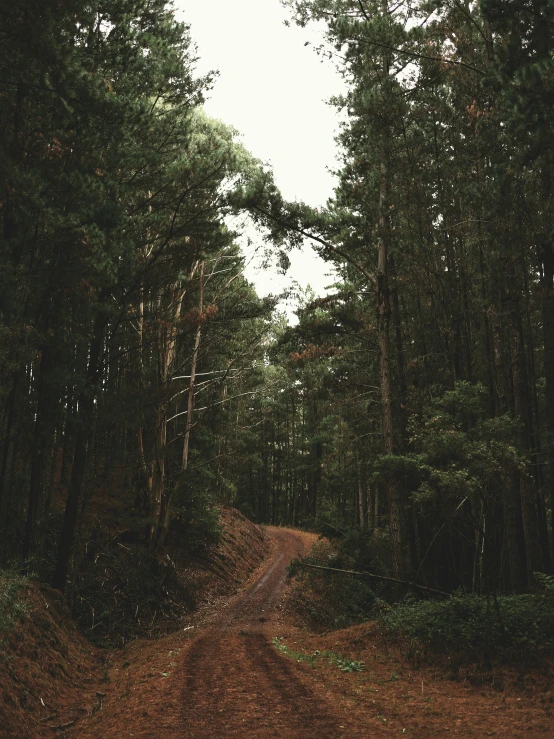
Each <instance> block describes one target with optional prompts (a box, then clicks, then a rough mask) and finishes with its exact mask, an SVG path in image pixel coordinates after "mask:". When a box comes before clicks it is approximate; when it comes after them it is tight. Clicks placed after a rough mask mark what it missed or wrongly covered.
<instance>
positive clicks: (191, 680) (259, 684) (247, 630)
mask: <svg viewBox="0 0 554 739" xmlns="http://www.w3.org/2000/svg"><path fill="white" fill-rule="evenodd" d="M271 536H272V538H273V540H274V544H275V546H276V547H277V548H278V551H279V554H278V555H277V556H276V558H275V559H274V561H273V562H272V563H271V564H270V565H269V567H268V568H267V569H266V571H265V572H264V573H263V575H262V576H261V577H260V578H259V579H258V580H257V581H256V582H255V583H254V584H253V585H252V586H251V587H250V589H249V590H248V591H247V592H246V593H244V594H243V595H242V596H241V597H240V598H239V599H238V600H237V601H236V602H235V603H233V605H232V606H231V607H230V609H229V611H228V612H227V613H226V614H225V616H224V617H223V618H221V620H218V622H217V623H215V624H213V625H212V626H211V628H210V630H209V632H208V633H206V634H204V635H202V636H199V637H198V638H197V639H196V640H195V641H194V642H193V643H192V644H191V646H190V647H189V648H188V649H187V650H186V653H185V654H184V655H183V661H182V664H181V667H180V669H181V670H182V674H183V677H184V681H183V689H182V694H181V700H182V711H181V720H182V725H183V729H184V730H185V733H184V734H183V736H187V737H191V739H200V737H214V738H215V737H218V738H219V737H235V736H241V737H248V738H250V737H252V738H253V739H254V738H256V737H260V738H261V737H264V738H265V737H287V739H300V737H302V739H308V738H309V737H316V736H317V737H318V739H331V738H333V739H336V738H337V737H340V736H341V735H342V734H343V733H344V726H341V725H340V719H339V717H337V716H335V715H334V714H333V713H332V712H331V711H330V710H329V709H328V708H327V707H326V705H325V702H324V700H323V699H322V698H321V697H319V696H318V695H316V693H315V692H314V689H313V686H311V685H309V683H308V681H307V680H306V679H305V677H304V675H303V674H302V673H301V672H300V671H299V670H298V669H297V668H296V666H295V665H294V663H291V662H290V660H288V659H287V658H286V657H282V656H280V655H279V654H278V653H277V652H276V651H275V649H274V648H273V646H272V645H271V643H270V642H269V639H268V637H267V635H266V634H265V624H264V622H265V621H266V620H269V619H270V618H271V616H272V609H273V608H274V605H275V602H276V600H277V598H278V596H279V593H280V591H281V588H282V584H283V582H284V579H285V575H286V568H287V566H288V564H289V562H290V560H291V558H292V557H293V556H294V555H295V554H297V553H298V550H299V548H300V547H301V546H302V545H301V542H300V541H299V539H298V538H297V537H296V536H294V535H293V534H291V533H289V532H285V531H273V532H271ZM185 676H186V677H185ZM303 678H304V679H303Z"/></svg>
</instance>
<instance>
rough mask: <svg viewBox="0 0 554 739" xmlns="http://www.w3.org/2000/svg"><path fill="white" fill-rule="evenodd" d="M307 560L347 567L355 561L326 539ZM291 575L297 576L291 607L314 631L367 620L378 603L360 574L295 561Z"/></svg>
mask: <svg viewBox="0 0 554 739" xmlns="http://www.w3.org/2000/svg"><path fill="white" fill-rule="evenodd" d="M303 562H305V563H309V564H319V565H321V566H325V567H335V568H344V569H348V568H350V567H351V566H352V560H351V559H349V558H348V557H346V556H341V555H339V554H337V552H336V550H335V549H334V548H333V546H332V545H331V544H330V543H329V542H328V541H326V540H321V541H318V542H316V543H315V544H314V545H313V547H312V549H311V551H310V556H309V557H307V558H306V559H305V560H303ZM289 576H290V577H292V576H294V586H293V591H292V594H291V600H290V604H291V608H292V610H293V611H294V612H295V613H296V615H297V616H299V617H300V619H301V620H302V621H303V622H304V623H306V624H307V625H308V626H309V627H310V628H311V629H313V630H314V631H325V630H329V629H341V628H346V627H348V626H350V625H351V624H355V623H361V622H362V621H367V620H368V618H369V617H370V613H371V609H372V608H373V606H374V605H375V602H376V597H375V592H374V590H373V588H372V587H371V585H370V584H369V583H368V582H367V581H365V580H361V579H360V578H358V577H356V576H350V575H342V574H338V573H333V572H325V571H323V570H316V569H309V568H303V567H300V566H299V563H298V562H295V561H293V562H292V563H291V566H290V568H289Z"/></svg>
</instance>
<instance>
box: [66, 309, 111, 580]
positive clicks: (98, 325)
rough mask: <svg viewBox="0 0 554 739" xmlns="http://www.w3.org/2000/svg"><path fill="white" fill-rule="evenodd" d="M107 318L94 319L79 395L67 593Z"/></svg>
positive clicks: (70, 497)
mask: <svg viewBox="0 0 554 739" xmlns="http://www.w3.org/2000/svg"><path fill="white" fill-rule="evenodd" d="M106 323H107V318H106V316H105V314H104V313H101V312H99V313H97V315H96V318H95V320H94V328H93V335H92V339H91V342H90V349H89V361H88V367H87V377H86V383H85V386H84V388H83V391H82V392H81V394H80V396H79V402H78V404H77V407H78V413H79V416H80V417H79V419H77V432H76V435H75V447H74V455H73V468H72V470H71V480H70V483H69V489H68V491H67V502H66V505H65V512H64V519H63V524H62V530H61V533H60V539H59V543H58V555H57V559H56V568H55V571H54V579H53V581H52V585H53V587H54V588H56V589H58V590H61V591H62V592H64V591H65V587H66V584H67V575H68V571H69V563H70V560H71V556H72V554H73V547H74V536H75V529H76V526H77V518H78V512H79V502H80V500H81V491H82V488H83V482H84V479H85V472H86V466H87V458H88V444H89V441H90V439H91V436H92V428H91V423H92V418H93V416H94V403H95V399H96V390H97V387H98V384H99V379H100V368H101V353H102V343H103V339H104V330H105V327H106Z"/></svg>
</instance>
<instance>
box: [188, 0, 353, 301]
mask: <svg viewBox="0 0 554 739" xmlns="http://www.w3.org/2000/svg"><path fill="white" fill-rule="evenodd" d="M175 7H176V9H177V11H178V17H179V19H180V20H184V21H185V22H186V23H188V24H190V26H191V35H192V38H193V40H194V42H195V43H196V45H197V46H198V53H199V57H200V60H199V62H198V66H197V72H198V73H199V74H204V73H206V72H208V71H210V70H218V71H219V78H218V79H217V80H216V83H215V86H214V89H213V90H212V91H211V93H210V94H209V99H208V101H207V102H206V105H205V108H206V112H207V113H208V115H211V116H213V117H215V118H220V119H221V120H223V121H225V123H228V124H230V125H232V126H233V127H235V128H236V129H238V130H239V131H240V132H241V134H242V136H243V138H242V140H243V143H244V145H245V146H246V148H247V149H248V150H249V151H250V152H251V153H252V154H253V155H254V156H256V157H258V158H259V159H261V160H262V161H264V162H266V163H268V164H271V166H272V167H273V170H274V173H275V180H276V183H277V185H278V186H279V188H280V189H281V192H282V193H283V195H284V197H285V198H287V199H289V200H294V199H297V200H303V201H305V202H307V203H309V204H310V205H314V206H316V205H324V204H325V202H326V200H327V198H328V197H330V195H331V194H332V190H333V182H334V178H333V177H332V175H331V174H330V173H329V172H328V171H327V168H331V169H333V168H335V166H336V160H335V156H336V146H335V142H334V135H335V134H336V132H337V127H338V123H337V121H338V119H337V113H336V111H335V110H334V109H333V108H332V107H330V106H328V105H327V104H326V102H325V101H326V100H327V99H328V98H329V97H331V96H332V95H335V94H337V93H339V92H341V90H342V81H341V79H340V77H339V75H338V73H337V72H336V71H335V69H334V68H333V66H332V64H331V63H330V62H329V61H328V60H324V61H321V60H320V58H319V57H318V56H317V54H316V53H315V51H314V48H313V47H314V46H317V44H318V43H319V42H320V40H321V36H320V35H318V31H317V29H313V28H308V29H302V28H298V27H296V26H291V27H286V26H285V25H284V20H285V19H286V17H287V11H286V10H285V9H284V8H283V7H282V6H281V4H280V2H279V0H175ZM306 42H308V44H307V45H305V44H306ZM291 261H292V267H291V270H289V272H288V273H287V276H286V277H282V276H278V275H277V274H276V273H268V272H265V273H264V272H263V271H262V270H260V268H259V266H257V265H254V264H252V265H251V267H250V268H249V270H248V272H247V277H248V279H249V280H251V281H252V282H254V284H255V285H256V288H257V290H258V293H259V294H260V295H263V294H267V293H269V292H274V293H275V292H279V291H280V290H281V289H282V287H283V286H286V285H288V284H290V282H291V280H296V281H297V282H299V283H300V284H301V285H302V286H306V285H307V284H310V285H311V287H312V288H313V289H314V290H315V292H316V293H318V294H322V293H323V291H324V287H325V285H328V284H330V283H331V282H332V281H333V279H332V277H326V276H325V273H326V272H328V271H329V267H328V266H327V265H325V264H324V263H323V262H322V261H321V260H319V259H318V258H316V257H315V256H314V253H313V252H312V251H311V249H304V251H303V253H301V254H295V253H293V254H292V255H291Z"/></svg>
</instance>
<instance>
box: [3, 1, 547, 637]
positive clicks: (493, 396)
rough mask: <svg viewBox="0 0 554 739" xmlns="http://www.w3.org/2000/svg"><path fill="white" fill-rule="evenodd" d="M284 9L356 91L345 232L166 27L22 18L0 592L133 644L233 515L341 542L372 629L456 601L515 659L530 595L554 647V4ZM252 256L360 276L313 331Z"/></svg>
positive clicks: (189, 45)
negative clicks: (251, 134) (25, 591)
mask: <svg viewBox="0 0 554 739" xmlns="http://www.w3.org/2000/svg"><path fill="white" fill-rule="evenodd" d="M285 5H287V6H288V7H289V11H290V19H291V23H298V24H300V25H306V24H310V23H312V22H315V21H319V22H322V23H324V24H325V28H326V34H327V44H326V45H325V46H324V47H323V48H322V49H321V50H320V53H321V54H322V56H323V57H328V60H327V63H329V64H335V65H338V68H339V69H340V70H341V73H342V74H343V76H344V79H345V81H346V84H347V92H346V93H345V95H344V96H343V97H341V98H338V99H334V100H332V101H331V103H332V104H333V105H334V106H336V108H337V112H338V114H339V113H340V120H341V121H342V123H341V125H340V132H339V135H338V136H339V142H340V147H341V149H340V150H341V161H340V165H339V171H338V185H337V188H336V190H335V192H334V193H333V194H332V196H331V197H330V198H329V200H328V202H327V204H326V205H325V206H324V207H321V208H313V207H309V206H308V205H306V204H304V203H301V202H288V201H287V200H286V199H285V198H284V197H283V196H282V194H281V193H280V191H279V189H278V187H277V186H276V184H275V181H274V178H273V175H272V172H271V169H270V168H269V167H268V166H266V165H264V164H263V163H262V162H261V161H259V160H258V159H256V157H255V152H254V153H250V152H248V151H247V150H246V149H245V147H244V146H243V145H242V144H241V143H240V137H239V136H238V134H237V132H236V131H234V129H233V128H232V127H231V126H232V124H233V121H225V122H221V121H218V120H213V119H211V118H209V117H208V116H207V115H206V114H205V113H204V112H203V109H202V102H203V100H204V98H205V97H206V96H208V95H209V92H210V88H211V86H212V85H213V84H214V77H213V76H207V77H203V78H199V77H198V76H197V75H196V73H195V53H196V52H195V48H194V44H193V38H194V28H192V29H189V28H188V27H187V26H186V25H184V24H181V23H178V22H177V21H176V19H175V17H174V13H173V10H172V8H171V5H170V4H169V3H167V2H166V1H165V0H102V2H98V1H97V0H93V1H91V0H86V1H85V0H19V2H15V3H14V2H7V0H2V2H1V4H0V27H1V29H2V30H1V31H0V36H1V42H0V43H1V45H0V132H1V140H0V174H1V183H0V563H1V564H2V566H3V567H5V568H6V570H7V571H8V570H10V571H12V570H17V571H18V572H19V573H22V574H25V575H29V576H33V577H36V578H38V579H39V580H40V581H41V582H45V583H49V584H51V585H52V586H53V587H54V588H56V589H58V590H60V591H62V592H64V594H65V597H66V599H67V601H68V603H69V604H70V607H71V609H72V612H73V615H74V617H75V618H76V619H77V620H78V622H79V623H80V624H81V625H82V626H83V628H87V629H92V628H94V629H96V627H98V629H97V631H95V632H93V633H92V636H96V635H103V637H106V638H111V637H112V636H113V635H114V633H115V632H116V631H117V629H118V628H120V627H121V628H122V629H123V630H124V637H123V640H125V639H126V638H128V637H130V636H131V635H132V633H134V631H133V629H135V627H136V628H138V624H140V623H142V624H143V625H144V623H145V622H146V621H148V622H149V623H150V619H152V622H153V621H154V620H155V618H156V617H157V614H159V613H161V612H162V611H164V608H166V606H167V602H168V597H169V596H168V588H170V586H169V585H168V583H170V581H171V577H170V575H171V573H172V572H173V571H174V570H175V568H177V567H178V563H179V562H188V561H193V560H194V561H196V560H199V559H200V560H201V559H202V558H205V557H206V556H207V554H206V553H207V552H208V551H209V549H210V547H211V546H212V545H214V544H215V543H216V542H217V541H218V537H219V536H220V527H219V523H218V519H219V515H220V510H221V508H222V507H233V508H237V509H238V510H239V511H240V512H241V513H242V514H244V515H245V516H246V517H247V518H249V519H250V520H251V521H253V522H255V523H258V524H272V525H283V526H290V527H297V528H303V529H308V530H311V531H315V532H318V533H320V534H321V535H323V536H325V537H327V538H329V539H332V540H336V542H338V544H337V546H338V549H339V557H342V560H339V561H338V564H337V566H336V569H341V568H342V569H346V570H354V571H363V572H367V573H372V574H373V575H374V576H375V577H376V578H377V580H376V581H375V583H374V584H375V588H373V589H372V590H371V596H369V595H367V593H366V594H365V595H364V596H363V598H361V600H360V601H359V604H361V605H360V609H361V611H362V613H364V614H365V617H366V618H367V614H368V609H369V608H370V607H373V605H374V604H375V599H377V600H378V601H379V602H381V601H382V600H384V601H386V602H388V603H396V602H398V601H399V600H401V599H402V598H405V596H406V592H408V593H409V599H408V601H409V602H408V605H403V606H401V608H410V607H412V606H410V605H409V603H411V600H410V599H418V598H424V596H423V595H422V594H423V592H424V589H425V588H430V589H432V590H435V591H440V592H441V593H442V594H443V595H449V594H455V599H458V600H456V601H455V602H456V603H459V604H460V605H459V607H460V608H461V609H463V608H464V607H465V606H464V605H463V604H464V603H465V604H466V605H467V607H468V608H473V607H475V608H476V609H479V608H481V609H483V608H485V605H483V604H486V618H487V619H488V618H489V614H490V613H493V614H495V613H496V614H498V613H499V611H498V608H499V606H498V603H499V602H500V604H501V606H502V607H504V608H505V609H507V610H506V613H505V614H504V616H503V617H500V616H498V623H499V626H498V628H499V629H500V631H499V635H498V636H497V637H495V638H498V640H499V642H501V641H502V639H507V638H508V637H507V636H506V634H507V630H509V628H510V623H512V622H511V621H510V614H511V615H513V614H514V613H515V612H516V610H517V609H518V608H521V609H524V605H525V604H526V603H527V604H529V603H531V601H530V600H529V598H532V599H534V600H532V609H534V613H535V615H536V614H537V613H538V612H539V611H540V614H542V615H540V617H539V616H537V618H538V620H539V621H540V624H539V626H538V627H537V626H536V623H535V622H533V620H532V618H531V617H529V618H530V620H528V621H525V624H531V623H535V626H534V627H533V628H535V627H536V628H537V629H539V631H540V635H539V636H537V637H536V640H537V642H534V643H533V644H534V645H535V646H536V643H538V642H540V645H541V648H543V647H544V646H545V645H546V646H547V647H549V648H551V647H552V645H553V643H554V625H553V623H552V618H553V617H552V616H551V615H550V616H548V613H549V612H550V611H549V609H550V606H548V608H546V605H545V603H546V600H548V598H551V597H552V591H554V579H553V574H554V573H553V568H552V563H553V554H554V553H553V519H554V199H553V194H552V185H553V183H552V180H553V176H554V136H553V121H554V109H553V104H554V103H553V101H554V95H553V93H554V58H553V53H552V38H554V4H553V3H552V2H550V0H521V2H518V3H513V2H504V1H502V0H479V1H478V2H477V1H476V2H470V1H469V0H459V1H458V0H444V1H443V0H429V1H427V0H406V1H401V2H398V3H389V2H388V0H359V1H358V0H289V1H288V2H286V3H285ZM214 22H215V21H214ZM251 94H252V95H255V91H254V90H252V91H251ZM244 233H246V234H247V235H248V236H249V237H250V238H252V239H253V240H254V241H255V242H256V245H257V246H258V247H259V249H261V250H265V253H266V255H267V260H268V263H271V264H273V265H275V264H277V265H278V266H279V268H280V269H283V270H286V267H287V261H288V257H287V252H288V250H290V248H291V247H294V246H298V245H300V244H302V243H304V242H309V243H311V244H312V246H314V248H315V249H316V250H317V251H318V253H319V254H320V255H321V256H322V257H323V258H324V259H325V260H326V261H327V262H328V263H329V264H330V265H331V266H332V267H333V268H334V270H336V277H335V278H334V279H335V284H334V285H332V286H330V288H329V292H328V294H327V296H325V297H323V298H316V297H315V296H314V295H313V294H311V293H310V291H309V290H306V291H304V292H302V293H301V294H299V295H297V296H296V299H297V301H298V305H299V308H298V310H297V319H298V320H297V322H296V323H294V325H291V324H289V323H288V322H287V319H286V316H285V314H284V313H283V312H282V309H281V308H280V305H281V304H280V300H281V299H282V297H283V296H274V297H269V298H267V297H265V298H260V297H258V295H257V294H256V291H255V289H254V287H253V285H252V284H250V283H249V282H248V281H247V280H246V278H245V277H244V275H243V271H244V267H245V261H246V258H245V256H244V254H243V253H242V251H241V247H240V244H241V243H242V240H243V239H244ZM328 556H334V555H327V554H325V557H328ZM317 561H318V560H317V558H316V559H313V560H312V564H314V563H315V565H316V566H317ZM326 563H327V565H328V564H329V561H328V559H327V560H326ZM139 570H140V577H139V576H138V575H137V572H138V571H139ZM379 577H381V578H391V581H386V579H383V580H380V581H379V580H378V578H379ZM139 580H140V582H139ZM393 581H396V585H395V584H394V582H393ZM333 582H335V581H333ZM336 582H338V581H336ZM387 582H388V584H387ZM410 583H412V584H414V586H412V585H409V584H410ZM417 586H421V587H420V588H419V589H418V587H417ZM336 587H339V586H338V585H337V586H336ZM341 587H342V586H341ZM360 587H361V586H360ZM402 587H404V588H405V589H404V590H402ZM399 588H400V589H399ZM108 592H109V593H110V595H109V596H108V595H106V593H108ZM343 595H344V599H345V603H346V602H348V601H349V599H350V600H353V601H354V600H355V599H356V598H357V597H358V595H359V593H358V594H357V593H356V592H351V591H348V592H345V593H344V594H343ZM187 597H190V599H191V603H192V601H193V600H194V597H193V594H191V593H189V595H188V596H187ZM360 597H361V596H360ZM501 598H505V599H506V598H507V600H501ZM510 598H511V600H510ZM518 598H520V600H517V599H518ZM164 599H165V600H164ZM364 599H365V600H364ZM490 599H494V607H493V606H491V605H490V602H492V601H491V600H490ZM545 599H546V600H545ZM162 601H163V603H164V604H166V605H164V606H161V605H160V603H161V602H162ZM116 602H117V604H118V605H117V608H119V609H123V610H124V611H125V617H123V616H121V620H120V621H117V624H116V622H115V621H116V620H117V619H116V620H114V616H113V613H112V610H111V609H114V608H116V605H115V604H116ZM402 602H404V601H402ZM448 602H450V601H448ZM429 603H431V604H433V605H432V607H431V606H429ZM437 603H439V604H440V605H437ZM444 603H445V602H444V601H427V600H425V598H424V600H423V604H422V605H420V606H419V608H420V610H419V611H418V614H419V617H421V619H424V617H425V618H426V616H425V613H427V611H425V609H429V608H431V610H432V608H433V607H436V608H439V607H440V608H442V607H443V606H444ZM548 603H550V604H551V601H550V600H548ZM121 604H122V605H121ZM472 604H473V605H472ZM475 604H477V605H475ZM540 604H542V605H540ZM414 607H415V606H414ZM444 607H446V606H444ZM529 607H530V608H531V606H529ZM167 608H169V606H167ZM537 609H538V611H537ZM541 609H542V610H541ZM424 611H425V613H424ZM478 612H479V613H480V614H481V615H483V614H484V613H485V611H484V610H480V611H479V610H478ZM411 613H412V616H413V611H412V612H411ZM433 613H434V614H435V615H430V616H429V618H436V619H439V620H440V617H439V616H438V615H437V613H435V612H433ZM517 613H518V614H519V613H520V611H517ZM506 614H507V615H506ZM543 616H544V618H543ZM494 617H495V618H496V616H494ZM118 618H119V617H118ZM390 618H391V619H393V618H394V617H393V616H391V617H390ZM398 618H399V619H401V612H400V611H399V615H398ZM410 618H411V617H410ZM445 618H447V617H446V616H445ZM483 618H485V616H483ZM491 618H492V616H491ZM514 618H516V617H515V616H514ZM518 618H519V616H518ZM521 618H522V619H523V616H521ZM525 618H527V617H525ZM541 618H543V620H542V621H541V620H540V619H541ZM406 619H408V617H406ZM516 620H517V619H516ZM123 623H125V626H124V627H123V626H122V625H121V624H123ZM418 623H419V622H418ZM518 623H519V622H518ZM522 623H523V622H522ZM133 624H134V625H133ZM401 627H402V628H405V627H406V624H405V623H403V624H401ZM406 628H407V627H406ZM491 628H492V627H491ZM514 628H515V627H514ZM517 628H520V627H517ZM528 628H529V629H530V628H531V626H522V627H521V629H522V632H521V633H523V632H525V630H526V629H528ZM491 633H492V632H491ZM526 633H527V634H528V632H526ZM518 634H520V632H518ZM489 636H490V634H489V632H487V637H486V638H487V639H489ZM520 636H521V634H520ZM99 638H100V637H99ZM114 638H115V637H114ZM490 638H491V639H492V638H493V637H492V636H490ZM518 638H519V636H518ZM533 638H535V637H533ZM523 643H524V642H523V641H521V640H520V641H519V642H518V644H520V645H521V644H523Z"/></svg>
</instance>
